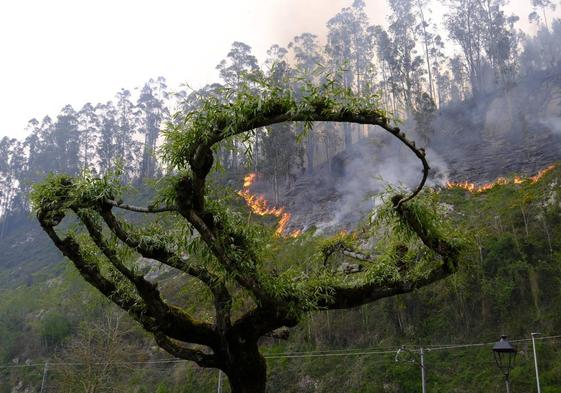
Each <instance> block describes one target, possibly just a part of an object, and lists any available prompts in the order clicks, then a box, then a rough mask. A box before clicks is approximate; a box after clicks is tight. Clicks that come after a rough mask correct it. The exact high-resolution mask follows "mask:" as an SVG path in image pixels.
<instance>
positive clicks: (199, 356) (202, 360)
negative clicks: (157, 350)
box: [153, 332, 224, 368]
mask: <svg viewBox="0 0 561 393" xmlns="http://www.w3.org/2000/svg"><path fill="white" fill-rule="evenodd" d="M153 334H154V339H155V340H156V343H158V345H159V346H160V347H161V348H163V349H164V350H165V351H166V352H168V353H169V354H170V355H172V356H175V357H177V358H180V359H185V360H191V361H193V362H195V363H197V364H198V365H199V366H201V367H207V368H224V365H223V364H222V363H221V362H219V361H218V359H217V357H216V355H211V354H207V353H204V352H202V351H199V350H196V349H191V348H185V347H182V346H179V345H177V344H175V343H174V342H173V341H172V340H170V338H169V337H167V336H166V335H164V334H162V333H160V332H154V333H153Z"/></svg>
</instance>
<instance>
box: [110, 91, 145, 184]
mask: <svg viewBox="0 0 561 393" xmlns="http://www.w3.org/2000/svg"><path fill="white" fill-rule="evenodd" d="M115 108H116V111H117V114H116V116H117V128H116V129H115V130H114V140H115V142H114V144H115V154H114V155H113V158H114V159H117V160H119V161H120V162H121V163H122V166H123V169H124V171H123V174H124V176H125V178H127V179H131V178H132V177H135V176H137V175H138V173H139V169H138V161H137V157H138V156H139V150H140V146H139V144H138V143H137V141H136V140H135V139H134V135H135V133H136V129H137V127H138V124H139V120H138V119H137V117H136V115H135V113H136V108H135V105H134V104H133V103H132V101H131V93H130V91H128V90H125V89H121V91H119V92H118V93H117V96H116V102H115Z"/></svg>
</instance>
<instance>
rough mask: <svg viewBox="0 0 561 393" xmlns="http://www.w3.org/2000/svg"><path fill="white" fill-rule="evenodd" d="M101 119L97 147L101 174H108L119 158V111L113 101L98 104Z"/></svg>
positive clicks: (96, 109) (98, 114) (97, 108)
mask: <svg viewBox="0 0 561 393" xmlns="http://www.w3.org/2000/svg"><path fill="white" fill-rule="evenodd" d="M95 111H96V114H97V116H98V119H99V123H100V124H99V139H98V143H97V146H96V153H97V157H98V158H99V172H100V173H102V174H105V173H107V171H109V170H110V169H111V167H112V166H113V165H114V163H115V160H116V158H117V147H118V143H117V135H118V132H119V123H118V121H117V109H116V108H115V106H114V105H113V103H112V102H111V101H109V102H107V103H105V104H98V105H97V106H96V107H95Z"/></svg>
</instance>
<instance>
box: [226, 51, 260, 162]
mask: <svg viewBox="0 0 561 393" xmlns="http://www.w3.org/2000/svg"><path fill="white" fill-rule="evenodd" d="M216 69H217V70H218V71H219V74H220V78H221V79H222V81H223V82H224V87H226V89H229V90H231V91H235V90H237V89H239V88H240V87H241V86H242V85H244V84H250V85H251V84H252V82H251V81H252V80H253V79H256V78H259V77H260V70H259V66H258V65H257V58H256V57H255V56H254V55H253V54H252V53H251V46H249V45H247V44H245V43H243V42H239V41H234V42H233V43H232V47H231V49H230V51H229V52H228V55H227V56H226V58H225V59H223V60H222V61H221V62H220V63H219V64H218V65H217V66H216ZM230 142H231V144H230V145H231V146H230V148H229V149H228V150H230V152H231V161H230V165H231V168H233V169H237V168H238V166H239V162H238V161H239V157H238V153H239V152H238V150H240V148H241V146H240V143H239V142H238V141H237V140H236V139H235V138H232V140H231V141H230Z"/></svg>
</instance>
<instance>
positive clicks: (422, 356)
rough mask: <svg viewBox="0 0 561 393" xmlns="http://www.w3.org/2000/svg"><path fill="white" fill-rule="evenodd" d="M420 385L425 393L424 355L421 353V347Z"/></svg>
mask: <svg viewBox="0 0 561 393" xmlns="http://www.w3.org/2000/svg"><path fill="white" fill-rule="evenodd" d="M420 354H421V384H422V387H423V393H427V383H426V381H425V353H424V352H423V347H421V352H420Z"/></svg>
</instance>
